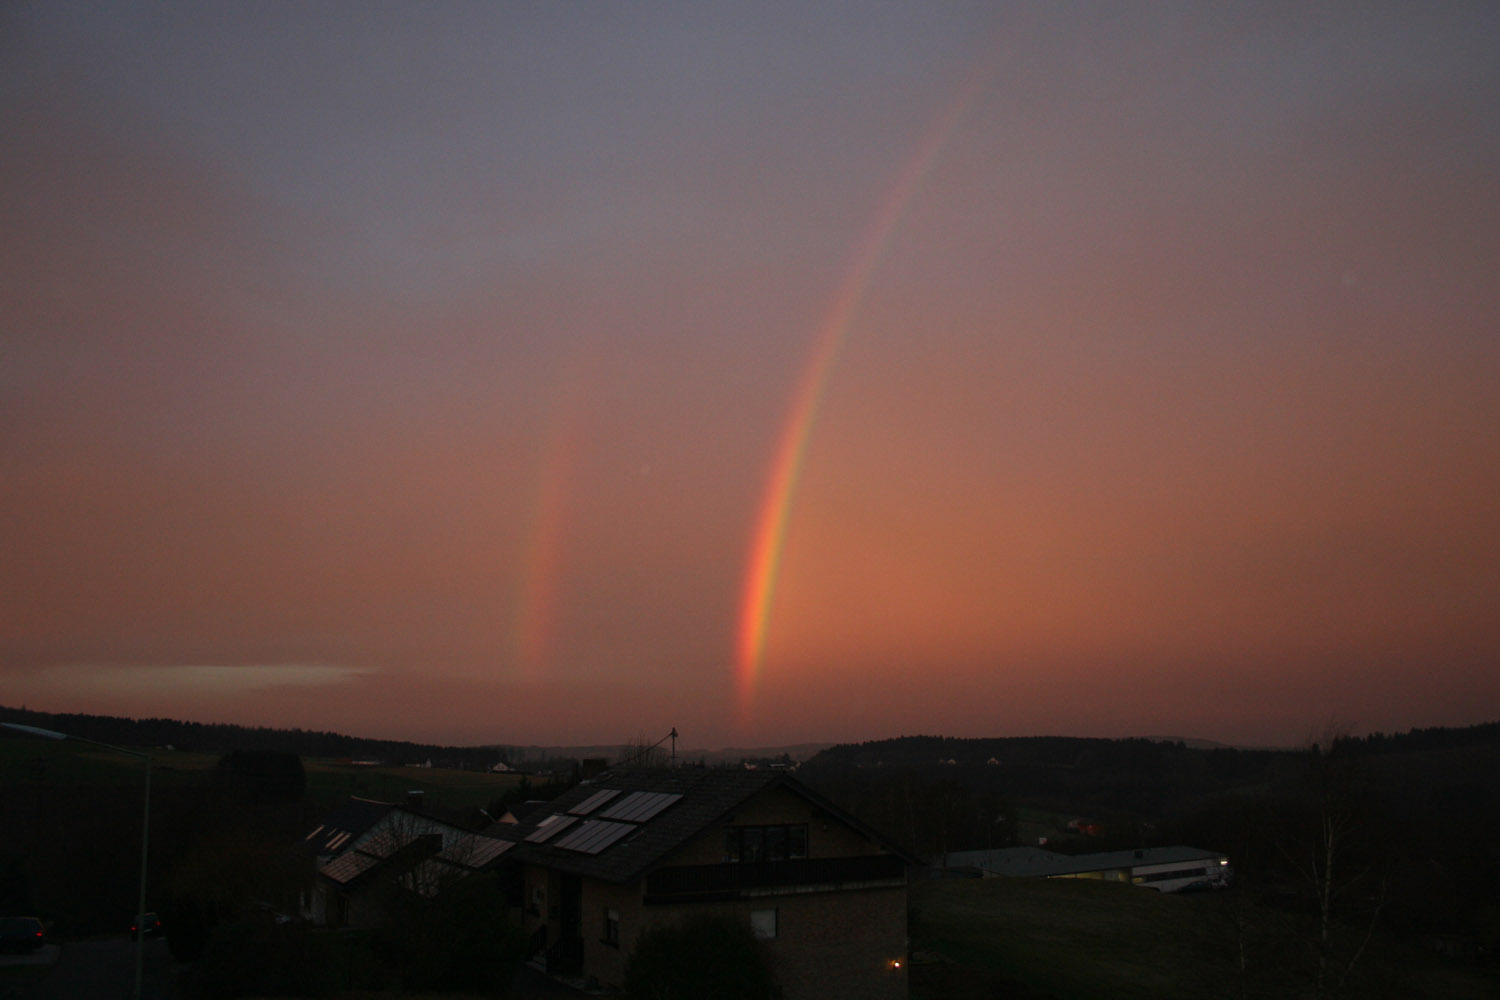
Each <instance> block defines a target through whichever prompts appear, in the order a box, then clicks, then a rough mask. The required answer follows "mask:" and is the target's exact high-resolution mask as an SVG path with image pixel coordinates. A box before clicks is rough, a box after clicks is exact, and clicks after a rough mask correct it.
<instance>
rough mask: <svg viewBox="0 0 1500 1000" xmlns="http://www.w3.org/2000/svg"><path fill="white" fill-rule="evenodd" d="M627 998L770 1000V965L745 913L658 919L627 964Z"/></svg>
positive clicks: (774, 989) (773, 992)
mask: <svg viewBox="0 0 1500 1000" xmlns="http://www.w3.org/2000/svg"><path fill="white" fill-rule="evenodd" d="M625 995H626V997H628V998H629V1000H770V998H772V997H774V996H775V995H776V988H775V985H774V984H773V983H772V981H771V970H770V967H769V965H767V963H766V958H765V954H764V952H763V951H762V949H761V945H760V942H759V941H757V940H756V939H755V934H754V933H753V932H752V931H751V930H750V925H749V923H747V922H746V921H745V919H744V918H743V917H741V916H736V915H733V914H727V913H705V914H702V915H698V916H693V917H688V918H686V919H683V920H680V921H677V922H676V923H669V924H659V925H657V926H655V927H652V928H650V929H648V930H647V931H646V932H645V933H643V934H642V935H641V936H640V938H639V939H638V940H637V941H636V946H635V951H634V952H632V953H631V956H630V961H629V962H628V963H627V965H626V967H625Z"/></svg>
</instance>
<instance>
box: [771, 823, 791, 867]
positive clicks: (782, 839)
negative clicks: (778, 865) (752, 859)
mask: <svg viewBox="0 0 1500 1000" xmlns="http://www.w3.org/2000/svg"><path fill="white" fill-rule="evenodd" d="M786 829H787V828H786V827H784V826H768V827H766V860H767V861H785V860H786V859H787V853H786V849H787V843H786V841H787V835H786Z"/></svg>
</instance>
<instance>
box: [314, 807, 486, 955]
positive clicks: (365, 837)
mask: <svg viewBox="0 0 1500 1000" xmlns="http://www.w3.org/2000/svg"><path fill="white" fill-rule="evenodd" d="M366 820H368V822H364V827H363V829H361V830H359V831H357V832H356V831H354V830H353V829H351V828H350V827H352V826H353V825H355V823H356V822H357V821H359V822H363V821H366ZM330 834H332V835H331V836H330ZM307 839H308V841H309V842H310V843H315V844H320V845H322V846H323V847H331V846H334V845H336V848H337V849H336V851H335V852H334V853H332V854H323V853H320V854H319V857H318V862H317V874H316V875H315V876H314V883H313V886H312V891H311V894H310V896H309V898H308V900H307V902H306V905H305V906H304V915H305V916H306V917H307V918H308V919H309V920H311V921H312V922H313V923H315V924H318V925H320V926H328V927H370V926H374V925H375V924H378V923H379V922H380V920H381V918H382V917H383V916H384V914H385V907H386V905H387V902H388V900H389V897H390V894H391V893H392V892H408V893H415V894H417V895H422V896H433V895H436V894H437V893H438V892H439V891H440V890H441V889H442V888H443V886H445V885H447V884H448V883H450V882H451V881H453V880H456V879H461V878H464V877H467V876H468V875H472V874H474V873H475V872H480V871H485V870H487V869H489V868H491V867H493V865H494V864H495V863H496V861H497V860H498V859H499V858H500V857H501V856H502V855H503V854H505V853H506V852H507V851H509V850H510V849H511V848H512V847H514V846H515V844H514V843H513V842H512V841H509V840H501V839H496V838H494V837H488V836H485V835H483V834H477V833H472V832H470V831H468V830H464V829H462V828H460V827H456V826H453V825H451V824H448V823H444V822H442V821H440V820H436V819H433V818H432V817H430V816H424V815H422V814H421V813H419V812H414V811H412V810H409V809H404V808H402V807H400V806H395V805H391V804H388V803H378V802H370V801H369V800H366V799H356V800H351V802H350V803H346V804H345V806H344V807H342V808H341V810H339V811H337V812H335V813H334V814H333V815H332V816H330V817H329V819H328V820H325V821H324V823H323V824H322V825H320V826H319V827H318V828H317V829H315V830H314V831H313V832H312V833H310V834H309V835H308V837H307Z"/></svg>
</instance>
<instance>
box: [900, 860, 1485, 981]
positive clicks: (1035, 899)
mask: <svg viewBox="0 0 1500 1000" xmlns="http://www.w3.org/2000/svg"><path fill="white" fill-rule="evenodd" d="M1300 928H1301V925H1300V924H1299V922H1298V921H1297V920H1296V918H1295V917H1293V916H1291V915H1288V914H1286V913H1283V912H1279V911H1276V910H1273V909H1268V908H1265V907H1262V906H1257V905H1255V904H1253V903H1251V902H1250V901H1249V900H1247V899H1246V898H1245V897H1244V895H1242V894H1240V893H1238V892H1237V891H1235V890H1229V891H1226V892H1222V893H1199V894H1180V895H1161V894H1159V893H1155V892H1152V891H1150V890H1146V889H1140V888H1137V887H1134V886H1128V885H1120V884H1113V883H1106V882H1100V881H1086V880H1074V879H954V880H932V881H919V882H914V883H913V884H912V891H911V938H912V970H911V984H912V986H911V996H912V1000H994V998H998V997H1007V998H1015V1000H1043V998H1047V1000H1085V998H1096V997H1104V996H1107V997H1117V998H1122V1000H1129V998H1140V1000H1147V998H1156V1000H1220V998H1224V997H1242V998H1245V1000H1251V998H1272V997H1276V998H1282V997H1299V996H1311V995H1312V993H1311V984H1312V974H1311V969H1312V956H1311V951H1310V949H1309V948H1308V942H1307V937H1306V935H1305V934H1303V933H1301V929H1300ZM1357 968H1358V971H1359V972H1360V975H1359V977H1358V982H1357V984H1356V983H1355V982H1353V981H1351V987H1355V986H1356V985H1357V988H1351V989H1350V991H1349V995H1354V996H1366V997H1375V998H1384V997H1392V998H1395V997H1402V998H1413V997H1443V998H1445V1000H1469V998H1472V1000H1480V998H1493V997H1495V996H1497V995H1500V980H1497V978H1496V976H1495V975H1494V970H1490V971H1489V974H1485V973H1484V972H1482V971H1481V970H1479V969H1478V968H1476V967H1474V966H1472V965H1462V964H1456V963H1453V962H1450V961H1447V960H1439V959H1436V958H1432V957H1428V956H1425V955H1422V954H1418V953H1413V952H1410V951H1407V950H1405V949H1402V948H1396V947H1393V946H1390V945H1389V943H1387V942H1377V943H1376V945H1375V946H1372V948H1371V949H1370V950H1369V951H1368V952H1367V953H1366V954H1365V955H1364V956H1363V957H1362V958H1361V960H1360V965H1359V966H1357Z"/></svg>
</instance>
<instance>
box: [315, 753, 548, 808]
mask: <svg viewBox="0 0 1500 1000" xmlns="http://www.w3.org/2000/svg"><path fill="white" fill-rule="evenodd" d="M302 766H303V769H304V770H305V771H306V772H307V796H308V798H309V799H311V800H312V801H314V802H318V803H323V804H326V805H336V804H337V803H339V802H341V801H343V800H344V799H345V798H346V797H348V796H350V795H358V796H360V797H361V798H367V799H377V800H379V801H381V802H404V801H406V796H407V793H408V792H411V791H420V792H422V799H423V802H424V804H425V805H427V806H430V807H432V808H439V809H457V810H461V809H469V808H474V807H477V808H481V809H483V808H487V807H488V806H489V804H490V803H491V802H492V801H494V799H496V798H497V797H499V796H501V795H503V794H505V793H506V792H507V791H509V790H510V789H512V788H515V787H516V786H517V785H519V784H520V783H521V776H520V775H519V774H491V773H489V772H486V771H454V770H448V769H446V768H441V767H403V766H400V765H396V766H385V765H379V766H372V765H363V764H361V765H355V764H344V763H339V762H336V761H328V760H318V759H305V760H303V762H302Z"/></svg>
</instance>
